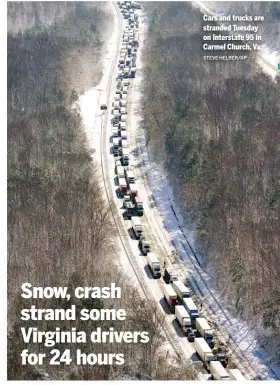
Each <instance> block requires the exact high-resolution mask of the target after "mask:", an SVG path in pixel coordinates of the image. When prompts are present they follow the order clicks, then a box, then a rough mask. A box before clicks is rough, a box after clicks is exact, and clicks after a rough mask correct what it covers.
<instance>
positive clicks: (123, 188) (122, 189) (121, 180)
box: [119, 178, 128, 197]
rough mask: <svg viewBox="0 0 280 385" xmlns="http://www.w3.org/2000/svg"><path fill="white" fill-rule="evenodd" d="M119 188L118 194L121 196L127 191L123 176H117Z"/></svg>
mask: <svg viewBox="0 0 280 385" xmlns="http://www.w3.org/2000/svg"><path fill="white" fill-rule="evenodd" d="M119 190H120V196H121V197H123V196H124V195H125V194H126V193H127V190H128V188H127V184H126V180H125V179H124V178H119Z"/></svg>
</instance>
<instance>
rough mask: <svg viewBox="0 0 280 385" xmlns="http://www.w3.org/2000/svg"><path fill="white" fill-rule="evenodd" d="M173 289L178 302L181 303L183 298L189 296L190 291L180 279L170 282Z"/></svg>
mask: <svg viewBox="0 0 280 385" xmlns="http://www.w3.org/2000/svg"><path fill="white" fill-rule="evenodd" d="M172 286H173V289H174V290H175V292H176V294H177V295H178V298H179V300H180V302H181V303H182V300H183V298H189V296H190V291H189V289H188V288H187V287H186V286H185V285H184V284H183V282H181V281H174V282H172Z"/></svg>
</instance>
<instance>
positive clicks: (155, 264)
mask: <svg viewBox="0 0 280 385" xmlns="http://www.w3.org/2000/svg"><path fill="white" fill-rule="evenodd" d="M136 218H137V219H139V218H138V217H136ZM132 219H133V218H132ZM147 262H148V265H149V267H150V269H151V271H152V274H153V276H154V278H159V277H160V264H159V261H158V258H157V256H156V255H155V254H154V253H148V254H147Z"/></svg>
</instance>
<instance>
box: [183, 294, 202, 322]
mask: <svg viewBox="0 0 280 385" xmlns="http://www.w3.org/2000/svg"><path fill="white" fill-rule="evenodd" d="M182 304H183V306H184V307H185V309H186V310H187V312H188V314H189V316H190V319H191V321H192V326H193V327H195V319H196V318H198V317H199V315H198V310H197V307H196V306H195V304H194V302H193V300H192V299H191V298H183V300H182Z"/></svg>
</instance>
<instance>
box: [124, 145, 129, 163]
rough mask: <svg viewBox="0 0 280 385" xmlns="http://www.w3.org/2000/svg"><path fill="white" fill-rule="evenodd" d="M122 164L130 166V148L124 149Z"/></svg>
mask: <svg viewBox="0 0 280 385" xmlns="http://www.w3.org/2000/svg"><path fill="white" fill-rule="evenodd" d="M122 164H123V166H128V165H129V148H123V149H122Z"/></svg>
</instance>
